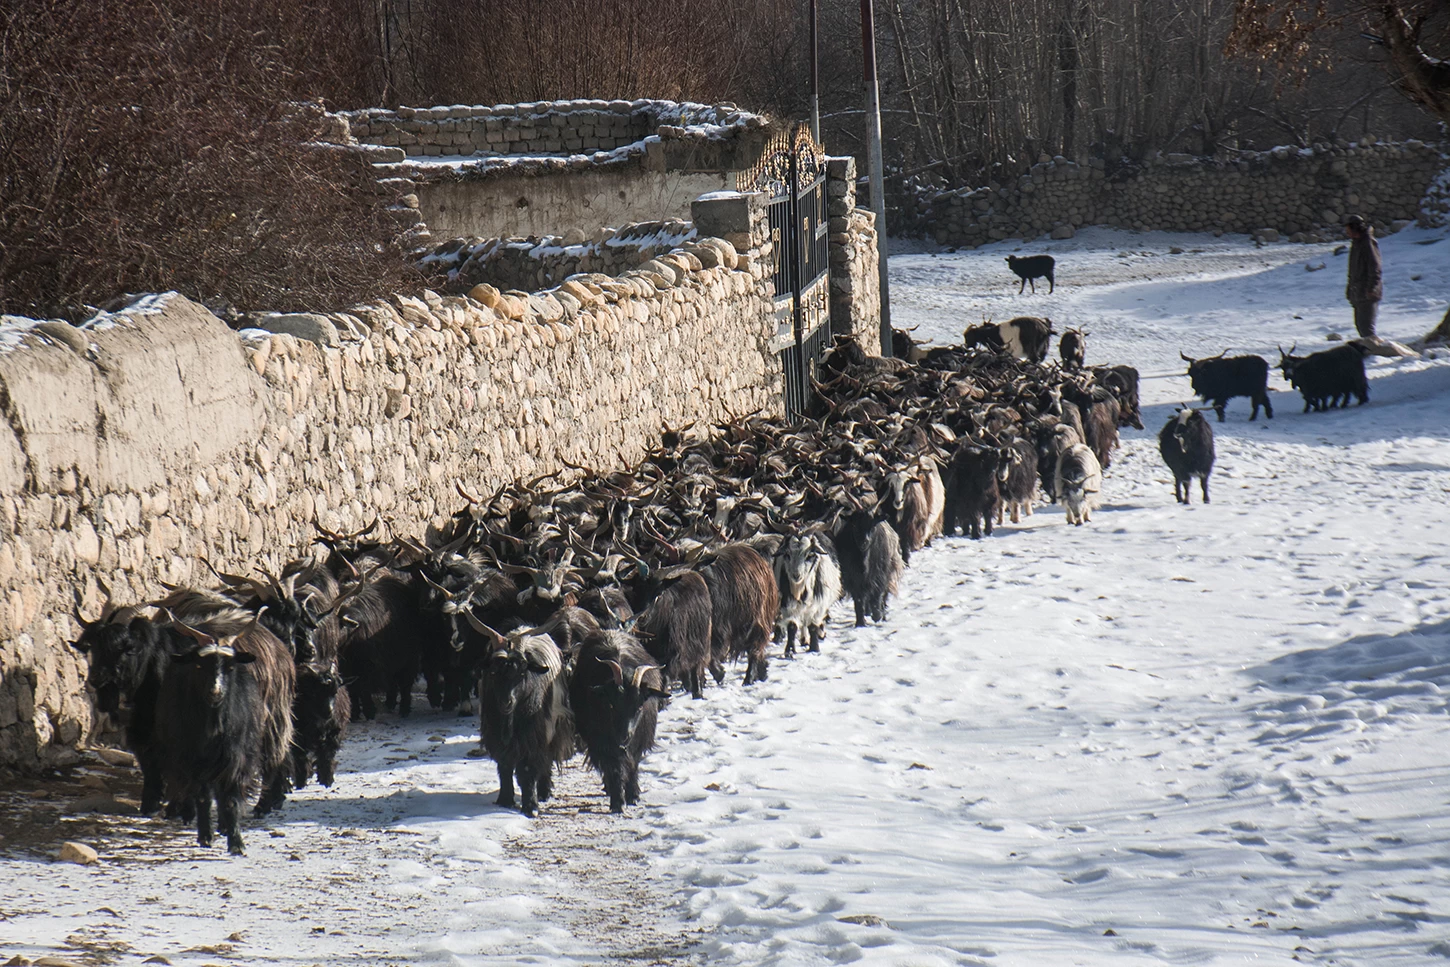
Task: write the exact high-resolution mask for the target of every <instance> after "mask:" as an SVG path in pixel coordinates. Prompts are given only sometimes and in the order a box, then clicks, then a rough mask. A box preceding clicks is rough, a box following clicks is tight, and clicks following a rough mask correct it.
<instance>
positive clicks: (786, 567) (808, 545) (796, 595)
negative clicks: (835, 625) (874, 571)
mask: <svg viewBox="0 0 1450 967" xmlns="http://www.w3.org/2000/svg"><path fill="white" fill-rule="evenodd" d="M775 580H776V583H777V584H778V585H779V586H780V617H778V618H777V619H776V622H775V634H776V639H777V640H779V639H780V638H781V637H784V638H785V656H786V657H787V658H789V657H790V656H791V655H793V654H795V643H796V639H797V637H799V639H800V641H801V643H802V644H803V645H805V646H806V647H808V648H809V649H810V650H811V651H820V650H821V638H822V637H824V636H825V633H826V616H827V615H828V614H829V613H830V610H831V605H833V604H835V603H836V602H837V601H839V600H840V598H841V566H840V564H838V563H837V562H836V551H835V546H834V545H833V544H832V543H831V541H830V539H829V538H827V537H826V536H824V535H823V534H809V533H801V534H792V535H791V536H790V537H789V538H787V539H786V541H785V543H784V545H782V546H781V549H780V551H779V552H778V553H777V554H776V556H775Z"/></svg>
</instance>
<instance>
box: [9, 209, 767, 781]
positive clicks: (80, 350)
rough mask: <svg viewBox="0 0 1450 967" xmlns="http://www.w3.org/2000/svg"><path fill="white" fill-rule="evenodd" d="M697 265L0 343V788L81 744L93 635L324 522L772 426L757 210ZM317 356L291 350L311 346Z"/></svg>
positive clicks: (143, 314)
mask: <svg viewBox="0 0 1450 967" xmlns="http://www.w3.org/2000/svg"><path fill="white" fill-rule="evenodd" d="M696 221H697V224H699V225H700V226H701V230H702V232H704V231H705V229H706V227H707V226H709V227H710V230H711V231H714V232H718V233H720V234H723V235H725V236H727V240H721V239H713V240H712V239H699V238H697V239H693V240H691V243H690V244H689V245H687V246H686V247H685V248H683V249H681V250H678V251H675V252H673V253H669V254H664V255H660V256H657V257H655V258H652V259H650V260H648V261H646V262H645V263H643V264H641V265H640V266H638V267H635V268H632V269H628V270H626V271H624V272H623V273H622V274H621V275H620V276H619V277H617V278H610V277H608V276H605V275H602V274H588V275H582V276H576V277H575V278H573V279H570V280H568V281H566V282H564V284H563V285H562V286H560V287H558V288H555V289H551V290H546V291H542V292H535V293H523V292H518V293H503V292H499V291H497V290H496V289H495V290H493V291H492V292H489V291H488V290H480V291H479V295H480V296H481V297H483V298H484V300H485V301H482V302H480V301H477V300H474V299H469V298H467V297H462V296H438V295H434V294H432V293H429V294H428V295H427V297H426V298H424V299H411V298H406V297H399V298H396V299H395V300H393V301H392V302H389V303H377V304H372V305H367V306H360V307H357V308H355V309H354V310H352V311H351V312H348V313H334V314H328V315H314V314H301V315H288V316H276V317H271V318H268V319H265V320H263V322H264V323H265V324H266V325H268V326H269V327H270V328H272V329H275V330H278V331H277V332H267V331H262V330H244V331H243V332H241V333H237V332H234V331H232V330H230V329H228V328H227V327H226V326H225V325H224V324H223V323H222V322H221V321H220V320H219V319H217V318H216V317H214V316H212V315H211V314H210V313H208V312H207V311H206V310H205V309H203V308H201V307H200V306H198V305H196V304H194V303H191V302H189V301H187V300H186V299H185V298H183V297H181V296H179V295H176V294H174V293H171V294H167V295H162V296H152V297H147V298H146V299H143V300H141V301H140V302H139V303H137V304H136V305H133V306H132V307H131V308H128V309H126V310H123V311H119V312H116V313H113V314H106V315H102V316H100V317H98V318H97V319H96V320H93V321H92V322H90V323H87V324H86V325H85V326H83V327H72V326H69V325H67V324H65V323H61V322H45V323H36V322H34V321H25V320H15V319H6V320H3V321H0V409H3V413H4V417H5V419H4V421H3V424H0V765H6V766H11V767H19V768H23V769H36V768H43V767H46V766H51V765H57V764H63V763H65V762H66V761H69V760H71V759H73V758H74V756H75V753H74V751H73V750H74V749H75V748H76V747H77V746H78V745H80V744H83V743H84V742H85V741H86V740H87V738H88V736H89V734H90V731H91V728H92V721H91V717H92V712H91V705H90V702H89V699H88V698H87V695H86V692H85V687H84V675H85V663H84V661H83V660H82V659H81V657H80V656H78V655H77V654H75V653H74V652H73V651H72V650H71V649H69V648H68V647H67V646H66V644H65V643H66V642H67V641H69V640H73V639H74V637H75V636H76V635H77V634H78V632H79V626H78V625H77V622H76V618H75V614H74V610H73V609H74V608H75V606H76V600H75V598H73V596H72V593H73V591H74V592H75V593H76V594H77V595H78V596H79V599H80V607H81V609H82V613H83V614H85V615H86V616H88V617H95V615H96V614H97V613H98V612H99V610H100V608H101V606H102V604H103V601H104V599H105V594H104V592H103V591H102V589H101V582H105V584H106V586H107V587H109V588H110V591H111V593H112V594H113V595H114V599H115V600H116V601H117V602H119V603H132V602H138V601H144V600H147V599H150V598H154V597H157V596H160V595H161V594H163V593H164V588H163V587H162V584H161V582H163V581H166V582H170V583H174V584H185V583H190V582H198V583H209V580H208V578H209V575H208V573H207V572H206V570H205V567H204V566H203V565H202V564H201V563H200V561H201V559H202V558H206V559H208V560H210V561H211V562H212V563H213V564H215V565H216V566H217V567H218V568H220V569H222V570H227V571H232V572H236V573H248V572H250V571H254V570H255V569H256V568H258V567H269V568H271V569H273V570H275V569H277V568H278V567H279V566H280V565H281V564H282V563H283V562H284V561H286V560H288V559H293V558H296V557H300V556H303V555H305V554H307V553H308V552H309V550H310V547H311V545H312V539H313V536H314V531H313V522H314V521H315V520H316V521H321V522H322V523H323V524H324V525H326V526H328V527H331V528H335V529H354V528H357V527H360V526H362V525H363V524H365V523H366V522H368V521H369V520H371V519H372V518H373V517H374V516H375V515H380V516H381V519H382V520H383V521H384V522H385V524H384V529H385V530H390V531H391V532H393V533H396V534H406V535H421V534H424V533H425V532H426V531H427V529H428V528H429V527H430V525H434V526H436V525H438V524H439V523H441V521H442V520H443V519H444V518H445V517H446V516H447V515H448V514H450V513H451V512H452V511H453V510H455V509H457V507H458V506H460V505H461V499H460V498H459V497H458V495H457V494H456V492H455V489H454V486H455V481H462V482H464V483H465V484H466V485H467V486H468V487H469V488H470V489H472V490H474V491H484V490H489V489H492V488H495V487H497V486H498V485H500V484H501V483H503V482H505V481H506V480H511V479H515V478H518V477H525V476H532V475H535V474H538V473H544V472H550V471H556V470H563V469H564V468H565V466H566V463H574V464H579V465H593V466H622V465H625V464H627V463H631V462H633V461H635V460H636V459H638V458H639V457H640V456H641V455H642V454H643V453H644V451H645V449H646V448H647V447H648V446H649V445H651V443H653V442H654V441H655V439H656V436H657V434H658V432H659V429H660V427H661V426H663V425H666V424H669V425H675V426H679V425H683V424H686V423H690V422H699V423H708V422H712V421H718V420H723V419H726V418H728V417H729V416H730V415H731V414H738V413H748V412H752V411H757V410H759V411H763V412H765V413H769V414H779V413H780V412H781V408H782V390H781V378H780V373H779V366H778V361H777V359H776V358H775V357H774V356H773V355H772V354H771V351H770V349H769V346H768V342H769V339H770V337H771V335H772V333H773V328H774V327H773V325H772V324H771V299H770V291H769V288H770V275H769V270H768V268H767V265H768V255H766V256H764V257H763V256H762V254H761V251H762V248H763V247H764V246H766V245H768V242H769V239H768V234H767V231H766V229H765V224H764V223H765V216H764V208H763V203H762V201H761V200H760V199H759V198H758V197H757V196H736V197H735V198H733V199H726V200H724V201H723V202H721V203H719V204H715V205H713V206H706V207H705V208H704V209H703V210H701V211H700V212H699V213H698V214H697V219H696ZM298 334H300V336H301V337H305V338H299V335H298Z"/></svg>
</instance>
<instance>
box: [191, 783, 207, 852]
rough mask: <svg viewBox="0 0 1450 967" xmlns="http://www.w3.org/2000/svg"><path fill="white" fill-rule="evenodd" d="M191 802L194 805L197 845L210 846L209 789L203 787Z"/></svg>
mask: <svg viewBox="0 0 1450 967" xmlns="http://www.w3.org/2000/svg"><path fill="white" fill-rule="evenodd" d="M193 802H194V803H195V805H196V842H197V845H199V846H211V789H209V788H206V787H203V788H202V790H201V793H200V795H197V796H195V797H194V798H193Z"/></svg>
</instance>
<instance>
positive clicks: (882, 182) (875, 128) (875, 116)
mask: <svg viewBox="0 0 1450 967" xmlns="http://www.w3.org/2000/svg"><path fill="white" fill-rule="evenodd" d="M874 17H875V11H874V10H872V3H871V0H861V68H862V73H863V75H864V77H863V81H864V82H865V86H866V174H867V176H868V177H869V179H870V185H871V210H872V211H874V212H875V213H876V256H877V260H878V263H879V264H878V271H879V273H880V277H881V355H883V356H890V355H891V289H890V287H889V285H888V283H887V278H886V176H885V172H884V171H883V170H882V162H881V90H880V88H879V86H878V85H877V83H876V24H875V20H874Z"/></svg>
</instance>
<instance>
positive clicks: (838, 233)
mask: <svg viewBox="0 0 1450 967" xmlns="http://www.w3.org/2000/svg"><path fill="white" fill-rule="evenodd" d="M826 198H827V201H826V214H827V215H828V216H829V217H830V224H829V226H828V229H829V231H830V233H831V256H830V257H831V283H830V305H831V331H832V332H834V333H835V334H836V335H842V336H845V335H850V336H855V337H856V340H857V342H859V343H860V344H861V346H862V347H863V348H864V349H865V350H866V351H867V352H868V353H877V352H880V351H881V277H880V274H879V271H878V266H879V265H880V254H879V252H878V251H877V248H876V213H875V212H873V211H871V210H869V209H866V208H857V207H856V159H855V158H850V157H846V158H828V159H827V161H826Z"/></svg>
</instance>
